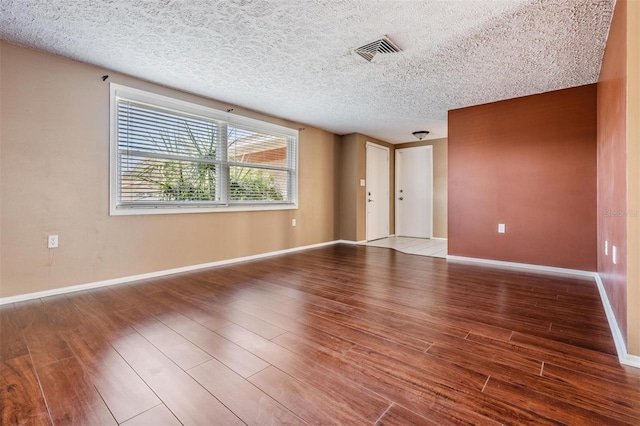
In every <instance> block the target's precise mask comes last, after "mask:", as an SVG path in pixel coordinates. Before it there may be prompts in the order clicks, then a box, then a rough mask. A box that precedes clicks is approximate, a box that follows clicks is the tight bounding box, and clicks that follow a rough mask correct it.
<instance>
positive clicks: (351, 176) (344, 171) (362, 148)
mask: <svg viewBox="0 0 640 426" xmlns="http://www.w3.org/2000/svg"><path fill="white" fill-rule="evenodd" d="M367 142H373V143H375V144H378V145H382V146H385V147H387V148H389V233H390V234H393V233H394V232H395V231H394V217H395V216H394V214H395V209H394V203H393V186H394V176H395V168H394V164H395V160H394V158H395V157H394V153H393V144H390V143H388V142H385V141H382V140H380V139H376V138H372V137H370V136H366V135H362V134H360V133H352V134H349V135H344V136H342V145H341V148H340V153H341V160H340V176H341V182H340V201H341V205H340V225H341V226H340V238H341V239H343V240H348V241H364V240H366V239H367V228H366V225H367V222H366V220H367V210H366V187H365V186H360V180H361V179H366V175H367V167H366V157H367V155H366V153H367V151H366V145H367ZM354 197H355V198H354ZM354 203H355V204H354Z"/></svg>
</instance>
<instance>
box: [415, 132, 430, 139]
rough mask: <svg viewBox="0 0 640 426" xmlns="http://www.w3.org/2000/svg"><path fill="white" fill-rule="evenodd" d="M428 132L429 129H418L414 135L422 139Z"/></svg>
mask: <svg viewBox="0 0 640 426" xmlns="http://www.w3.org/2000/svg"><path fill="white" fill-rule="evenodd" d="M428 134H429V131H428V130H417V131H415V132H413V133H412V135H413V136H415V137H416V138H418V139H420V140H422V139H424V138H426V137H427V135H428Z"/></svg>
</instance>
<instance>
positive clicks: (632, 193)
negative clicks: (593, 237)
mask: <svg viewBox="0 0 640 426" xmlns="http://www.w3.org/2000/svg"><path fill="white" fill-rule="evenodd" d="M638 117H640V2H638V1H629V2H628V3H627V210H628V211H629V212H632V213H631V214H629V215H627V325H628V331H627V333H628V334H627V345H628V348H627V351H628V352H629V353H630V354H632V355H635V356H640V262H639V261H638V259H640V217H639V215H638V212H640V120H638Z"/></svg>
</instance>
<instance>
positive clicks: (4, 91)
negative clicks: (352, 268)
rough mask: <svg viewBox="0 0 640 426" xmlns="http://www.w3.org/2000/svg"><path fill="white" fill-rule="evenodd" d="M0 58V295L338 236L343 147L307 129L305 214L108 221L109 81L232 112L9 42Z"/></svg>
mask: <svg viewBox="0 0 640 426" xmlns="http://www.w3.org/2000/svg"><path fill="white" fill-rule="evenodd" d="M0 58H1V62H0V120H1V124H2V128H1V130H0V143H1V145H0V153H1V154H0V161H1V163H0V165H1V173H0V193H1V200H0V212H1V216H0V229H1V230H2V234H1V236H0V243H1V244H0V246H1V248H0V256H1V259H0V265H1V275H0V296H1V297H7V296H13V295H18V294H25V293H31V292H37V291H43V290H49V289H55V288H59V287H66V286H71V285H76V284H84V283H90V282H95V281H100V280H106V279H112V278H118V277H125V276H130V275H135V274H141V273H148V272H153V271H160V270H166V269H171V268H177V267H182V266H188V265H195V264H201V263H207V262H213V261H218V260H223V259H229V258H235V257H241V256H248V255H252V254H258V253H264V252H270V251H274V250H281V249H286V248H291V247H297V246H303V245H307V244H313V243H320V242H326V241H332V240H335V239H336V238H337V237H338V233H337V230H338V227H339V224H338V223H337V216H338V214H337V213H336V212H337V208H338V199H337V191H336V188H337V185H338V182H337V180H338V170H337V162H336V158H337V157H338V150H339V148H340V142H339V138H338V137H337V136H335V135H333V134H332V133H329V132H326V131H322V130H318V129H314V128H310V127H309V126H304V127H306V130H304V131H301V132H300V147H299V165H300V167H299V193H298V194H299V209H298V210H285V211H264V212H240V213H231V212H227V213H225V212H222V213H198V214H170V215H144V216H114V217H110V216H109V214H108V212H109V187H108V184H109V180H108V177H109V82H116V83H120V84H124V85H127V86H130V87H135V88H138V89H142V90H147V91H150V92H154V93H158V94H162V95H166V96H173V97H176V98H180V99H183V100H186V101H190V102H195V103H199V104H203V105H206V106H210V107H213V108H218V109H224V108H228V107H229V105H228V104H223V103H220V102H216V101H212V100H208V99H204V98H201V97H197V96H194V95H189V94H185V93H181V92H178V91H175V90H172V89H168V88H165V87H161V86H158V85H155V84H152V83H148V82H144V81H141V80H139V79H136V78H132V77H129V76H125V75H122V74H118V73H115V72H112V71H108V70H104V69H100V68H97V67H93V66H89V65H86V64H83V63H79V62H75V61H71V60H68V59H64V58H61V57H57V56H52V55H48V54H44V53H41V52H37V51H34V50H30V49H26V48H22V47H18V46H15V45H12V44H8V43H6V42H0ZM103 74H109V76H110V77H109V79H108V80H107V81H106V82H103V81H102V79H101V76H102V75H103ZM232 107H233V108H234V109H235V111H234V112H235V113H237V114H239V115H246V116H249V117H253V118H258V119H263V120H267V121H270V122H274V123H277V124H280V125H285V126H288V127H293V128H297V127H300V125H299V124H297V123H291V122H287V121H284V120H280V119H276V118H270V117H266V116H264V115H261V114H258V113H254V112H251V111H247V110H244V109H242V108H238V107H235V106H232ZM292 218H296V219H297V222H298V226H297V227H295V228H294V227H291V219H292ZM48 234H58V235H59V237H60V247H59V248H57V249H55V250H49V249H47V248H46V238H47V235H48Z"/></svg>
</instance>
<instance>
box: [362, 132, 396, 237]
mask: <svg viewBox="0 0 640 426" xmlns="http://www.w3.org/2000/svg"><path fill="white" fill-rule="evenodd" d="M370 148H373V149H378V148H380V149H382V150H384V151H386V152H387V174H386V176H387V179H386V182H387V195H386V197H385V200H386V207H387V232H386V234H387V235H386V237H389V235H390V226H389V222H390V218H391V203H390V202H389V194H390V192H391V182H390V180H391V179H389V172H390V171H391V163H390V161H391V150H390V149H389V148H388V147H386V146H384V145H378V144H377V143H373V142H369V141H367V142H366V144H365V156H364V157H365V191H364V196H365V197H364V218H365V240H366V241H372V239H370V238H369V214H368V209H369V206H368V202H367V197H368V193H369V191H368V188H369V177H370V176H369V171H370V169H369V164H368V163H369V162H368V161H367V159H368V154H367V152H368V150H369V149H370ZM381 238H385V237H381ZM375 239H379V238H375Z"/></svg>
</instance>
